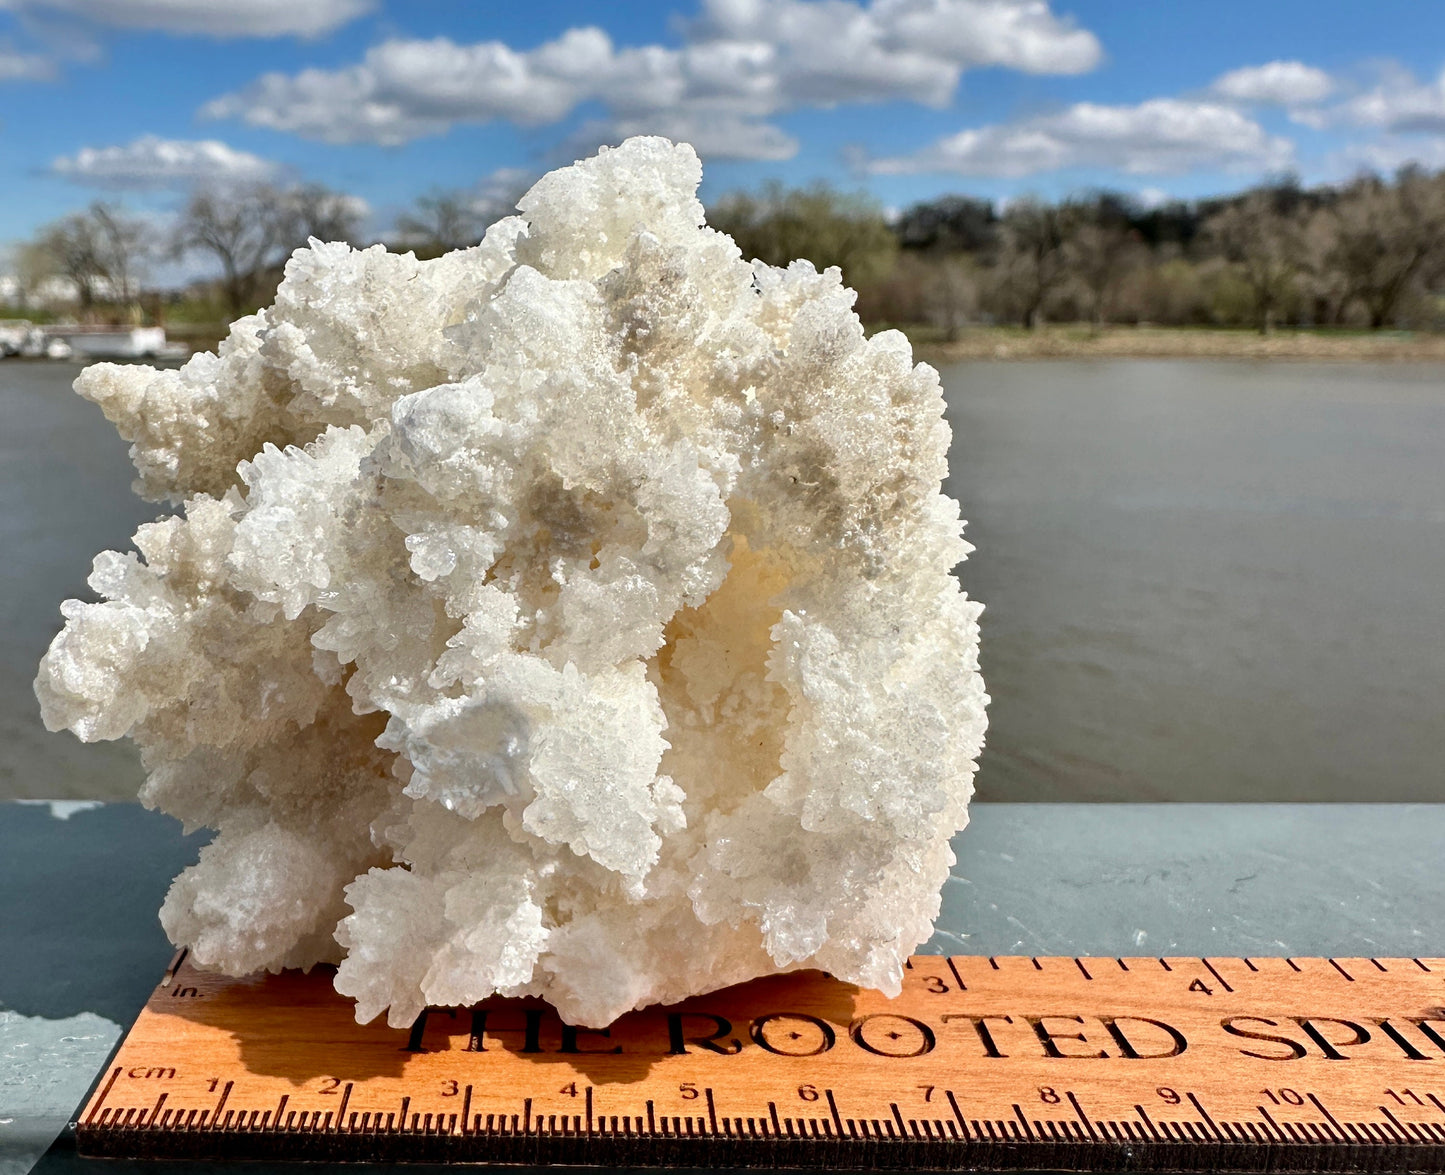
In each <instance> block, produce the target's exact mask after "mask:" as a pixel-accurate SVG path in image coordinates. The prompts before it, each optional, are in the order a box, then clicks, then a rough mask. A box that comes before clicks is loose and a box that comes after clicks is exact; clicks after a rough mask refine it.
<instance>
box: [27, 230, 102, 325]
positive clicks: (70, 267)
mask: <svg viewBox="0 0 1445 1175" xmlns="http://www.w3.org/2000/svg"><path fill="white" fill-rule="evenodd" d="M32 267H33V268H34V269H35V271H36V272H37V273H43V274H45V275H46V276H56V277H63V278H65V279H66V280H67V281H69V282H70V283H71V284H72V285H73V286H74V287H75V292H76V297H77V299H78V300H79V302H80V312H81V314H82V316H86V317H88V316H89V315H90V313H91V311H92V310H93V308H94V306H95V303H96V299H97V297H99V296H100V295H101V294H102V293H103V291H104V287H105V285H106V283H107V280H108V275H107V273H106V269H105V259H104V250H103V248H102V245H101V241H100V234H99V233H98V232H97V231H96V226H95V222H94V221H93V220H91V218H90V217H89V216H87V215H86V214H85V213H83V212H76V213H72V214H71V215H70V216H66V217H63V218H62V219H60V220H57V221H54V222H53V223H51V224H49V225H46V226H45V227H44V228H43V229H41V230H40V233H39V235H38V237H37V238H36V241H35V247H34V251H33V253H32Z"/></svg>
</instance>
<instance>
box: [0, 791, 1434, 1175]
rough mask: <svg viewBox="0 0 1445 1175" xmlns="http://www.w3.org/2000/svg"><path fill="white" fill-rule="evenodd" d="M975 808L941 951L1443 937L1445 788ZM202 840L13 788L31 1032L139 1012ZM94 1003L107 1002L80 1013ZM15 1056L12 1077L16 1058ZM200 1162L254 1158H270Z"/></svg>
mask: <svg viewBox="0 0 1445 1175" xmlns="http://www.w3.org/2000/svg"><path fill="white" fill-rule="evenodd" d="M60 811H65V810H63V809H62V810H60ZM973 811H974V819H973V823H972V825H971V826H970V828H969V829H967V830H966V831H965V832H964V833H963V834H961V835H960V836H959V838H958V839H957V840H956V841H955V849H956V851H957V852H958V855H959V862H958V864H957V865H956V866H955V868H954V871H953V877H952V879H951V880H950V881H949V882H948V884H947V886H946V887H945V890H944V898H943V913H942V916H941V918H940V919H939V927H940V929H939V932H938V933H937V934H936V935H935V936H934V938H933V939H932V941H931V942H930V943H929V944H928V946H927V947H926V948H924V949H925V950H928V951H933V952H943V953H953V954H998V955H1003V954H1022V955H1046V954H1061V955H1129V954H1145V955H1168V954H1179V955H1239V954H1245V955H1313V954H1320V955H1330V954H1334V955H1345V956H1350V955H1439V954H1445V870H1442V869H1441V868H1440V854H1441V845H1442V844H1445V804H1333V805H1331V804H1320V805H1305V804H1259V805H1246V804H1037V805H1035V804H981V805H976V806H975V808H974V809H973ZM204 843H205V835H204V834H197V835H194V836H191V837H182V836H181V834H180V827H179V825H178V824H177V823H176V822H175V821H173V820H171V819H169V818H168V817H164V816H158V815H156V814H154V813H150V812H146V811H144V810H142V809H141V808H139V807H137V806H134V805H126V804H107V805H104V806H101V807H96V808H93V809H89V810H79V811H68V812H67V818H64V819H61V818H58V817H57V816H56V815H53V814H52V810H51V809H50V808H48V807H46V806H44V805H21V804H0V1009H6V1010H8V1011H9V1012H10V1013H14V1014H18V1016H21V1017H27V1018H31V1019H29V1020H27V1021H26V1025H27V1031H29V1032H30V1036H35V1034H36V1033H37V1032H38V1033H39V1034H40V1036H44V1030H45V1025H46V1023H47V1022H52V1021H69V1023H68V1025H62V1024H57V1025H54V1030H53V1033H52V1035H53V1036H55V1037H56V1038H57V1039H58V1038H60V1037H62V1036H64V1035H65V1034H66V1033H70V1035H71V1036H74V1028H75V1025H76V1024H77V1023H80V1024H84V1025H90V1026H93V1021H94V1018H95V1017H97V1016H98V1017H101V1018H104V1019H105V1020H110V1021H113V1022H114V1023H116V1024H117V1025H119V1026H121V1027H125V1026H128V1025H129V1024H130V1022H131V1020H132V1019H134V1017H135V1015H136V1014H137V1012H138V1011H139V1010H140V1008H141V1006H142V1005H143V1004H144V1002H145V1000H146V997H147V996H148V995H149V994H150V991H151V989H152V988H153V987H154V985H155V983H156V981H157V979H158V977H159V975H160V973H161V972H162V970H163V969H164V968H165V965H166V963H167V961H168V960H169V958H170V956H171V953H172V952H171V948H170V946H169V944H168V943H167V942H166V940H165V936H164V935H163V934H162V932H161V929H160V926H159V924H158V922H157V920H156V910H157V909H158V908H159V906H160V903H161V899H162V898H163V897H164V895H165V891H166V887H167V886H168V885H169V884H170V880H171V878H172V877H173V876H174V875H175V874H176V873H177V872H178V871H179V870H180V869H181V868H183V867H184V866H185V865H186V864H188V863H190V862H191V861H193V860H194V859H195V856H196V854H197V853H198V852H199V850H200V848H201V846H202V845H203V844H204ZM83 1013H88V1014H90V1017H89V1018H88V1019H85V1020H82V1021H71V1020H70V1018H72V1017H77V1016H81V1014H83ZM37 1026H38V1027H37ZM26 1039H27V1041H28V1040H29V1039H30V1037H27V1038H26ZM40 1043H42V1044H44V1043H45V1042H44V1041H41V1042H40ZM57 1055H63V1056H66V1057H69V1058H70V1060H69V1061H66V1062H61V1063H62V1064H69V1065H70V1066H72V1067H73V1071H71V1072H68V1073H63V1074H56V1073H55V1072H54V1071H53V1070H54V1066H55V1064H56V1062H55V1061H54V1060H53V1059H51V1060H47V1061H46V1062H45V1064H46V1065H47V1066H49V1070H48V1071H49V1073H50V1079H49V1080H48V1081H47V1082H46V1083H42V1082H40V1081H39V1080H38V1079H37V1080H36V1081H33V1082H28V1083H26V1082H13V1081H12V1082H11V1083H9V1084H8V1086H7V1084H5V1083H0V1121H3V1120H4V1119H6V1118H9V1119H11V1122H10V1124H9V1125H8V1126H0V1172H3V1175H17V1173H23V1171H24V1168H25V1167H26V1166H28V1165H29V1163H30V1161H31V1160H32V1159H33V1158H34V1153H33V1151H34V1149H37V1140H38V1139H40V1140H43V1136H47V1135H46V1131H47V1130H53V1129H54V1128H55V1125H56V1124H57V1123H59V1122H60V1121H63V1120H64V1119H65V1118H66V1117H68V1116H69V1114H70V1113H72V1112H73V1111H74V1109H75V1108H76V1105H77V1103H78V1102H79V1101H80V1100H82V1097H83V1095H84V1093H85V1092H86V1091H87V1090H88V1089H89V1086H90V1084H91V1082H92V1081H93V1079H94V1075H95V1073H96V1072H98V1071H99V1069H100V1068H101V1065H102V1063H103V1060H104V1056H103V1054H97V1053H95V1049H94V1045H93V1044H92V1045H91V1048H90V1051H89V1052H87V1051H86V1049H85V1048H83V1047H73V1048H71V1049H70V1051H69V1052H65V1053H62V1054H57ZM10 1064H11V1066H12V1074H11V1075H12V1076H13V1071H14V1066H15V1065H16V1064H18V1062H14V1061H13V1060H12V1061H11V1062H10ZM7 1088H8V1089H9V1090H10V1093H9V1094H8V1095H7V1093H6V1090H7ZM17 1091H18V1092H17ZM7 1096H8V1099H9V1104H7V1103H6V1100H5V1099H6V1098H7ZM67 1102H68V1104H66V1103H67ZM7 1138H8V1139H9V1140H10V1141H8V1142H7ZM7 1148H8V1149H7ZM34 1169H35V1171H36V1172H37V1173H38V1175H61V1173H80V1172H84V1173H86V1175H131V1173H132V1172H141V1171H145V1172H175V1171H177V1170H179V1168H178V1167H174V1166H168V1165H165V1164H131V1163H117V1162H102V1161H88V1160H84V1159H81V1158H79V1157H78V1156H77V1155H76V1154H75V1152H74V1144H73V1140H72V1139H71V1137H70V1136H69V1134H68V1133H63V1134H62V1135H61V1136H60V1138H59V1139H58V1140H57V1141H56V1142H55V1143H54V1145H52V1146H51V1147H50V1149H49V1150H48V1151H47V1152H46V1153H45V1154H44V1156H43V1157H41V1158H40V1160H39V1162H38V1163H37V1164H36V1165H35V1168H34ZM185 1169H186V1170H187V1171H188V1172H199V1171H206V1170H216V1171H221V1170H224V1171H229V1172H235V1173H237V1175H239V1173H240V1172H243V1171H253V1170H257V1169H258V1168H256V1167H255V1166H253V1165H251V1164H232V1165H229V1166H225V1167H216V1168H206V1167H202V1166H197V1165H194V1164H186V1165H185ZM292 1169H294V1168H292ZM306 1169H307V1170H308V1171H310V1170H315V1171H321V1170H335V1171H346V1172H357V1171H360V1170H364V1169H366V1168H360V1167H356V1166H349V1167H322V1166H314V1167H307V1168H306ZM406 1169H407V1170H408V1171H419V1170H422V1168H416V1167H408V1168H406ZM574 1170H575V1169H574Z"/></svg>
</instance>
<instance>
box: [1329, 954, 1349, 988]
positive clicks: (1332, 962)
mask: <svg viewBox="0 0 1445 1175" xmlns="http://www.w3.org/2000/svg"><path fill="white" fill-rule="evenodd" d="M1330 966H1331V967H1333V968H1334V969H1335V970H1336V971H1338V972H1339V973H1340V974H1341V975H1343V976H1344V977H1345V978H1346V979H1348V980H1349V981H1350V982H1351V983H1354V981H1355V977H1354V976H1353V975H1351V974H1350V973H1349V972H1348V971H1346V970H1345V969H1344V968H1343V967H1341V966H1340V965H1339V963H1337V962H1336V961H1335V960H1334V959H1331V960H1330Z"/></svg>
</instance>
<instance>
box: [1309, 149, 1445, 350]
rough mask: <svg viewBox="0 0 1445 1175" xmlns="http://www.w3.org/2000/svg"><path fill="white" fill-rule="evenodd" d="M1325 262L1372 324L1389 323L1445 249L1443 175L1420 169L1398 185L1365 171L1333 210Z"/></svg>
mask: <svg viewBox="0 0 1445 1175" xmlns="http://www.w3.org/2000/svg"><path fill="white" fill-rule="evenodd" d="M1329 215H1330V220H1331V227H1332V228H1333V230H1334V233H1333V236H1334V240H1333V242H1332V247H1331V248H1330V249H1329V250H1328V254H1327V264H1328V266H1329V268H1331V269H1332V270H1334V272H1335V273H1336V274H1338V275H1339V277H1340V279H1341V280H1342V281H1343V283H1344V286H1345V289H1346V291H1347V292H1348V296H1349V297H1351V298H1354V299H1356V300H1358V301H1359V302H1360V304H1361V305H1362V306H1363V307H1364V309H1365V314H1366V316H1367V317H1368V319H1369V323H1370V327H1371V329H1373V330H1379V329H1380V328H1381V327H1382V326H1384V325H1385V324H1386V323H1387V322H1390V321H1391V320H1392V319H1393V318H1394V316H1395V313H1396V311H1397V310H1398V308H1399V306H1400V302H1401V299H1402V298H1403V297H1404V295H1405V293H1406V292H1407V291H1408V290H1409V289H1410V287H1411V286H1412V284H1414V283H1415V281H1416V280H1417V279H1418V278H1419V277H1420V276H1421V274H1422V272H1423V271H1424V270H1425V268H1426V267H1427V266H1429V265H1430V264H1431V263H1432V262H1433V261H1434V260H1435V259H1437V258H1438V257H1439V256H1440V254H1441V252H1442V249H1445V193H1442V190H1441V181H1440V179H1439V178H1436V177H1431V176H1428V175H1426V174H1425V173H1424V172H1423V171H1420V170H1419V169H1417V168H1409V169H1405V170H1403V171H1401V172H1400V173H1399V175H1398V176H1396V179H1395V182H1394V184H1387V183H1386V182H1385V181H1383V180H1382V179H1380V178H1379V177H1378V176H1361V177H1360V178H1359V179H1357V180H1355V181H1354V182H1353V183H1352V184H1350V186H1349V187H1348V188H1346V189H1345V191H1344V192H1343V193H1342V195H1341V197H1340V199H1339V201H1338V202H1337V203H1336V205H1335V207H1334V208H1333V210H1332V211H1331V213H1330V214H1329Z"/></svg>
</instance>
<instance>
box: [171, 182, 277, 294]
mask: <svg viewBox="0 0 1445 1175" xmlns="http://www.w3.org/2000/svg"><path fill="white" fill-rule="evenodd" d="M295 234H296V230H295V228H294V212H293V209H292V208H291V207H289V206H288V202H287V198H286V194H285V193H283V192H281V191H279V190H277V189H276V188H274V187H272V186H271V185H269V184H253V185H249V186H246V187H240V188H235V189H232V190H230V191H226V192H222V191H219V190H215V189H200V190H197V191H196V192H195V193H193V194H192V196H191V198H190V200H189V202H188V203H187V204H186V208H185V211H184V212H183V213H182V214H181V219H180V223H179V226H178V229H177V241H176V244H177V247H178V249H180V250H181V251H186V250H192V249H194V250H198V251H200V252H203V253H209V254H211V256H213V257H214V258H215V259H216V260H217V261H218V262H219V263H220V266H221V278H222V285H223V288H224V290H225V295H226V303H227V305H228V307H229V309H230V311H231V314H232V315H233V316H236V317H239V316H240V315H242V314H244V313H246V311H247V310H248V309H250V307H251V306H252V305H253V304H254V300H255V295H256V292H257V290H258V286H259V280H260V275H261V272H262V271H263V270H264V269H265V268H266V266H268V265H270V264H272V263H273V262H274V261H275V260H276V258H277V255H278V254H279V253H280V252H281V250H282V249H284V248H285V247H286V246H287V245H289V244H292V243H293V241H294V238H295Z"/></svg>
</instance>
